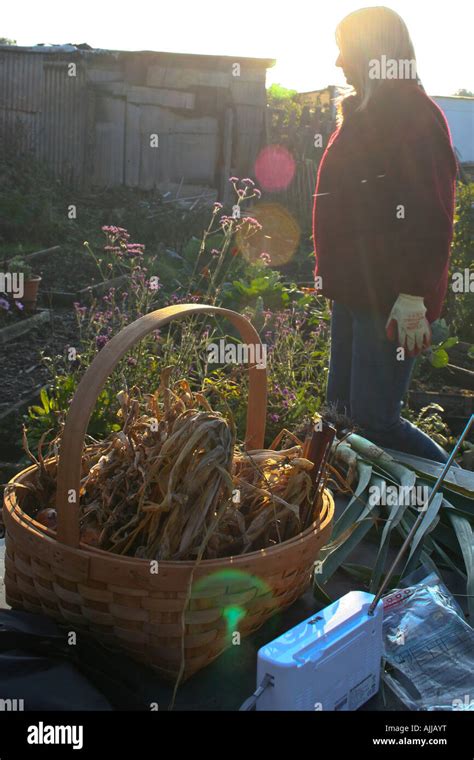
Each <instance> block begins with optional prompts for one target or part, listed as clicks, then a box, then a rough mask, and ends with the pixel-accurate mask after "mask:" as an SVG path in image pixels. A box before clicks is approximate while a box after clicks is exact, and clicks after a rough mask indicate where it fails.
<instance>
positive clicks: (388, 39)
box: [336, 6, 420, 111]
mask: <svg viewBox="0 0 474 760" xmlns="http://www.w3.org/2000/svg"><path fill="white" fill-rule="evenodd" d="M336 42H337V44H338V47H339V50H340V51H341V55H342V59H343V62H344V63H345V66H346V67H349V68H350V72H351V74H352V75H353V79H354V81H353V83H352V84H353V87H354V89H355V90H356V91H357V95H358V96H359V99H360V103H359V104H358V106H357V109H356V110H357V111H361V110H363V109H365V108H366V106H367V104H368V103H369V102H370V99H371V98H372V96H373V95H374V93H375V92H376V91H377V89H378V88H379V87H380V85H381V83H382V82H383V81H384V75H383V66H384V62H385V63H387V62H388V61H389V60H392V61H395V62H396V64H397V68H398V70H399V74H400V77H399V78H404V79H406V78H410V79H412V80H414V81H416V82H418V83H419V84H420V82H419V79H418V77H417V74H416V58H415V51H414V48H413V43H412V41H411V39H410V35H409V32H408V29H407V26H406V24H405V22H404V21H403V19H402V18H401V17H400V16H399V15H398V13H395V11H392V10H391V9H390V8H385V7H384V6H376V7H374V8H361V9H360V10H358V11H354V12H353V13H350V14H349V15H348V16H346V17H345V18H343V19H342V21H341V22H340V23H339V24H338V26H337V28H336ZM377 62H378V63H377ZM379 64H380V68H379V75H378V76H377V67H378V65H379ZM392 66H393V64H392ZM380 72H381V74H380ZM392 74H393V70H392ZM386 78H390V79H392V78H398V77H397V76H387V77H386Z"/></svg>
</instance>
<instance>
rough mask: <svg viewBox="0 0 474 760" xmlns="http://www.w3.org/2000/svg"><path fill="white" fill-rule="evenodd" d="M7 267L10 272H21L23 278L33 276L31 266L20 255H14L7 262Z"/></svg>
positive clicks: (27, 278)
mask: <svg viewBox="0 0 474 760" xmlns="http://www.w3.org/2000/svg"><path fill="white" fill-rule="evenodd" d="M8 269H9V270H10V272H16V273H17V274H22V275H23V276H24V278H25V280H30V279H31V277H32V276H33V268H32V267H31V265H30V264H28V262H27V261H26V259H24V258H23V257H22V256H14V257H13V258H11V259H10V261H9V262H8Z"/></svg>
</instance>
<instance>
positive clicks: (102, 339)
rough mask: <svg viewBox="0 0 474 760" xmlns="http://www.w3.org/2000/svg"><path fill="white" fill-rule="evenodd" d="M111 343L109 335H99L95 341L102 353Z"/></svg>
mask: <svg viewBox="0 0 474 760" xmlns="http://www.w3.org/2000/svg"><path fill="white" fill-rule="evenodd" d="M108 342H109V339H108V337H107V335H98V336H97V338H96V339H95V345H96V348H97V349H98V350H99V351H100V350H101V349H102V348H104V346H105V345H106V343H108Z"/></svg>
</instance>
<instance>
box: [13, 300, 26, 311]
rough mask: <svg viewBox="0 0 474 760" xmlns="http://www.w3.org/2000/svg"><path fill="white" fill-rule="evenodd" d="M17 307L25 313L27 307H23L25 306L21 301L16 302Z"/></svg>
mask: <svg viewBox="0 0 474 760" xmlns="http://www.w3.org/2000/svg"><path fill="white" fill-rule="evenodd" d="M15 306H16V308H17V309H19V310H20V311H23V309H24V308H25V307H24V306H23V304H22V303H21V301H15Z"/></svg>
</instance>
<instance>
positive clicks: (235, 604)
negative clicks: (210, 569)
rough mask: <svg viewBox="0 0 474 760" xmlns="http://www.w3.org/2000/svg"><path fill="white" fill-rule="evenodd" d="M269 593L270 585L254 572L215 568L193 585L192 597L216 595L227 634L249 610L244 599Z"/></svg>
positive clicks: (270, 594)
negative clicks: (214, 570) (213, 571)
mask: <svg viewBox="0 0 474 760" xmlns="http://www.w3.org/2000/svg"><path fill="white" fill-rule="evenodd" d="M257 596H258V597H266V598H267V599H268V596H270V597H272V590H271V588H270V587H269V586H268V585H267V584H266V583H265V582H264V581H262V580H261V579H260V578H258V577H257V576H256V575H251V574H250V573H245V572H243V571H242V570H231V569H230V570H218V571H217V572H215V573H211V574H210V575H206V576H205V577H204V578H200V579H199V580H198V581H197V582H196V583H195V584H194V586H193V590H192V594H191V597H192V598H193V599H199V598H201V597H202V598H206V599H207V598H212V597H218V598H219V603H221V604H222V606H221V615H222V617H223V619H224V620H225V622H226V629H227V634H228V635H229V636H231V635H232V634H233V633H235V631H236V630H237V627H238V625H239V623H240V621H241V620H243V619H244V618H245V617H246V615H247V612H248V609H247V606H246V603H247V602H249V603H252V602H253V601H254V600H255V598H256V597H257Z"/></svg>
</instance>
